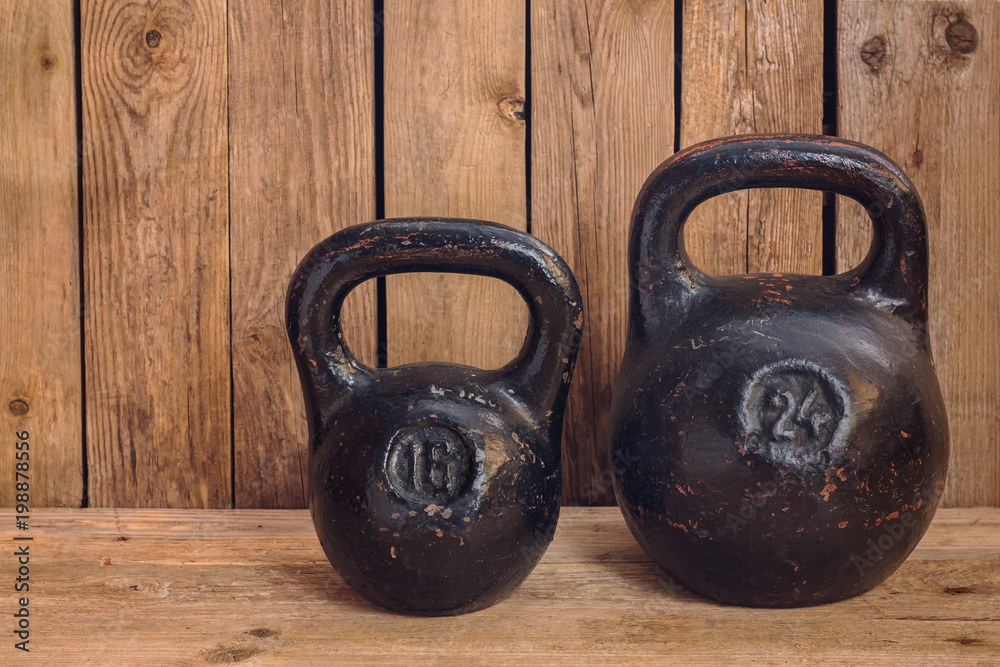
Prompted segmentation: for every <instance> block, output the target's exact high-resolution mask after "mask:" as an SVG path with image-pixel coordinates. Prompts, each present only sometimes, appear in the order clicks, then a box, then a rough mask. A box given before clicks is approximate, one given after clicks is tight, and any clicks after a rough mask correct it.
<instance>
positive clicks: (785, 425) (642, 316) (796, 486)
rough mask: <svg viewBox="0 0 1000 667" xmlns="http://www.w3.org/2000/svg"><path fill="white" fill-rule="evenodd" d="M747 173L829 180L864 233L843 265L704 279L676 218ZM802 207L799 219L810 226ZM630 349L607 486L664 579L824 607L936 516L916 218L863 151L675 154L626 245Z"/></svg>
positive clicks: (737, 596)
mask: <svg viewBox="0 0 1000 667" xmlns="http://www.w3.org/2000/svg"><path fill="white" fill-rule="evenodd" d="M753 187H798V188H809V189H815V190H826V191H832V192H836V193H838V194H841V195H846V196H849V197H852V198H854V199H856V200H858V201H860V202H861V203H862V204H863V205H865V206H866V207H867V209H868V212H869V214H870V215H871V217H872V220H873V223H874V229H875V240H874V243H873V245H872V249H871V251H870V252H869V254H868V257H867V258H866V260H865V261H864V262H863V263H862V265H861V266H859V267H858V268H856V269H855V270H853V271H851V272H849V273H846V274H841V275H838V276H831V277H821V276H802V275H783V274H777V273H775V274H755V275H745V276H707V275H705V274H703V273H701V272H700V271H698V270H697V268H695V267H693V266H692V265H691V263H690V261H689V259H688V257H687V255H686V253H685V252H684V248H683V237H682V234H681V228H682V226H683V224H684V221H685V219H686V218H687V216H688V215H689V214H690V212H691V211H692V210H693V209H694V208H695V207H696V206H697V205H698V204H699V203H701V202H703V201H704V200H706V199H708V198H709V197H712V196H714V195H716V194H719V193H721V192H727V191H731V190H739V189H745V188H753ZM810 223H811V221H806V224H810ZM629 253H630V254H629V267H630V271H631V292H630V301H631V312H630V330H629V338H628V345H627V348H626V353H625V358H624V361H623V365H622V370H621V374H620V375H619V378H618V384H617V387H616V389H615V394H614V400H613V407H612V417H611V430H610V435H611V449H612V455H613V456H614V457H616V460H625V461H631V462H633V463H631V464H630V465H627V466H618V467H616V477H615V491H616V494H617V497H618V501H619V504H620V505H621V508H622V512H623V513H624V515H625V519H626V521H627V523H628V525H629V527H630V528H631V530H632V532H633V534H634V535H635V536H636V538H637V539H638V541H639V543H640V544H641V545H642V546H643V548H645V549H646V551H647V552H648V553H649V554H650V555H651V556H652V557H653V559H654V560H656V561H657V562H658V563H659V564H660V565H661V566H662V567H663V568H664V569H665V570H666V571H667V572H669V573H670V574H671V575H672V576H673V577H674V578H675V579H677V580H678V581H679V582H681V583H682V584H684V585H685V586H687V587H689V588H691V589H692V590H694V591H696V592H698V593H701V594H703V595H706V596H709V597H712V598H715V599H717V600H720V601H723V602H726V603H732V604H743V605H752V606H774V607H784V606H796V605H807V604H815V603H820V602H830V601H833V600H838V599H842V598H846V597H849V596H852V595H856V594H858V593H861V592H864V591H866V590H868V589H870V588H871V587H872V586H875V585H876V584H878V583H879V582H881V581H883V580H884V579H885V578H886V577H888V576H889V575H890V574H891V573H892V572H893V571H894V570H895V569H896V568H897V567H898V566H899V565H900V564H901V563H902V562H903V560H904V559H905V558H906V556H907V555H908V554H909V553H910V551H912V549H913V548H914V547H915V546H916V544H917V542H918V541H919V539H920V537H921V536H922V535H923V533H924V531H925V530H926V528H927V525H928V524H929V523H930V520H931V517H932V516H933V513H934V509H935V507H936V506H937V502H938V499H939V496H940V494H941V491H942V488H943V484H944V479H945V472H946V469H947V461H948V427H947V418H946V415H945V409H944V405H943V401H942V398H941V393H940V389H939V387H938V383H937V379H936V377H935V375H934V368H933V365H932V362H931V355H930V350H929V347H928V342H927V332H926V328H927V311H926V301H927V248H926V238H925V221H924V213H923V209H922V207H921V204H920V201H919V199H918V197H917V194H916V192H915V191H914V189H913V186H912V184H911V183H910V181H909V180H908V179H907V178H906V176H905V175H904V174H903V173H902V172H901V171H900V170H899V168H898V167H896V165H894V164H893V163H892V162H891V161H890V160H889V159H888V158H886V157H885V156H884V155H882V154H881V153H878V152H876V151H875V150H873V149H871V148H868V147H865V146H862V145H859V144H855V143H852V142H847V141H841V140H837V139H833V138H824V137H808V136H795V135H766V136H752V135H751V136H743V137H732V138H725V139H719V140H715V141H711V142H707V143H704V144H701V145H698V146H695V147H692V148H689V149H687V150H685V151H683V152H680V153H678V154H676V155H675V156H673V157H672V158H671V159H669V160H667V161H666V162H665V163H663V164H662V165H661V166H660V167H659V168H658V169H657V170H656V171H655V172H653V174H652V175H651V176H650V177H649V179H648V180H647V181H646V184H645V186H644V188H643V191H642V193H641V194H640V196H639V198H638V201H637V203H636V206H635V209H634V211H633V218H632V230H631V237H630V247H629Z"/></svg>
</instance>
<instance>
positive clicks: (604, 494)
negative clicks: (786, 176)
mask: <svg viewBox="0 0 1000 667" xmlns="http://www.w3.org/2000/svg"><path fill="white" fill-rule="evenodd" d="M673 20H674V6H673V2H672V1H671V0H661V1H657V2H647V3H641V4H639V3H634V2H623V1H619V0H596V1H595V0H589V1H588V2H580V3H575V2H574V3H565V2H556V1H554V0H539V1H535V2H532V3H531V54H532V55H531V67H532V102H531V104H532V108H531V126H532V135H531V152H532V155H531V166H532V169H531V178H532V184H531V220H532V233H533V234H535V235H536V236H538V237H539V238H540V239H542V240H543V241H545V242H546V243H548V244H549V245H551V246H552V247H553V248H554V249H555V250H556V252H558V253H560V254H561V255H562V257H563V258H564V259H565V260H566V261H567V263H568V264H569V265H570V267H571V268H572V269H573V272H574V273H575V275H576V279H577V281H578V282H579V284H580V290H581V292H582V293H583V296H584V301H585V304H584V317H585V320H584V321H585V325H584V337H583V343H582V347H581V351H580V357H579V360H578V362H577V370H576V375H575V378H574V382H573V387H572V390H571V393H570V399H569V404H568V407H567V413H566V426H565V435H564V438H563V442H564V446H563V500H564V502H566V503H568V504H614V493H613V491H612V488H611V478H612V471H611V469H610V467H609V466H610V462H609V460H608V449H607V429H608V409H609V407H610V404H611V392H612V389H613V387H614V383H615V379H616V377H617V374H618V365H619V363H620V361H621V358H622V354H623V353H624V348H625V332H626V329H627V307H628V295H627V288H628V282H627V270H626V243H627V240H628V229H629V218H630V214H631V211H632V205H633V203H634V201H635V197H636V196H637V195H638V193H639V189H640V187H641V186H642V183H643V181H645V179H646V177H647V176H648V175H649V173H650V172H651V171H652V170H653V169H654V168H655V167H656V165H658V164H659V163H660V162H662V161H663V160H665V159H666V158H667V157H669V156H670V155H671V153H673V143H674V107H673V89H674V79H673V76H674V61H673V55H674V43H673V36H674V30H673Z"/></svg>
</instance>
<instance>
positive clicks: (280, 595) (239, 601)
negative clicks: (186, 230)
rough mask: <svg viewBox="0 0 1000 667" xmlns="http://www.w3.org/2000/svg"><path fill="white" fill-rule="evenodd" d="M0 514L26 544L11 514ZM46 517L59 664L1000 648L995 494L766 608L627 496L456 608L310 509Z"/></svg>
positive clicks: (47, 599) (39, 601)
mask: <svg viewBox="0 0 1000 667" xmlns="http://www.w3.org/2000/svg"><path fill="white" fill-rule="evenodd" d="M0 526H2V527H3V530H2V531H0V539H3V540H5V541H6V543H8V544H11V543H12V542H11V538H12V537H14V532H13V516H12V512H10V511H9V510H7V511H4V512H0ZM32 526H33V527H32V530H31V531H29V532H28V535H30V536H31V537H32V538H33V540H32V541H31V542H22V543H18V544H28V545H30V546H29V548H30V554H31V556H32V558H31V561H30V568H31V572H30V584H31V589H30V594H29V596H28V597H29V609H30V618H31V619H32V621H31V633H32V634H31V637H30V644H29V646H30V648H31V654H30V656H29V657H31V658H34V659H37V660H43V661H46V662H50V663H62V664H67V663H73V664H75V663H78V662H84V661H88V660H93V659H95V656H96V657H97V658H98V659H99V660H100V661H105V662H109V663H111V662H113V663H116V664H150V663H157V664H160V663H171V664H187V663H188V662H190V661H199V662H208V663H217V664H218V663H229V662H241V661H244V660H246V661H251V659H252V661H253V662H254V664H307V663H318V662H330V661H331V659H333V660H334V661H335V662H337V663H352V664H354V663H366V664H368V663H378V664H385V663H386V662H387V661H388V662H393V663H398V664H415V663H426V664H431V663H433V664H452V663H455V664H457V663H458V662H461V664H470V663H472V664H486V663H490V664H496V663H497V662H503V663H510V662H523V663H524V664H574V665H575V664H581V663H587V664H592V663H594V662H595V661H596V662H601V663H612V664H620V663H623V662H628V663H634V662H639V663H643V664H645V663H652V662H655V663H665V662H674V661H676V662H679V663H683V664H719V663H720V662H738V663H740V664H744V663H754V664H756V663H764V664H772V663H773V664H786V663H799V662H808V663H816V664H824V665H825V664H851V665H853V664H868V663H871V662H872V661H873V660H877V661H880V662H885V663H886V664H913V665H940V664H991V663H993V662H995V661H996V659H997V656H998V653H997V650H998V649H997V645H998V642H1000V614H998V611H997V610H998V609H1000V510H996V509H974V510H945V511H942V512H941V513H940V514H939V516H938V518H937V520H936V521H935V523H934V524H933V525H932V526H931V528H930V530H929V531H928V533H927V535H926V537H925V538H924V540H923V542H922V543H921V545H920V546H919V547H918V548H917V550H916V551H914V553H913V555H912V556H911V557H910V559H909V560H908V561H907V562H906V563H904V564H903V566H902V567H901V568H900V569H899V571H898V572H897V573H896V574H894V575H893V576H892V577H891V578H890V579H889V580H888V581H886V582H885V583H884V584H882V585H880V586H878V587H877V588H875V589H874V590H872V591H871V592H869V593H867V594H865V595H863V596H860V597H857V598H854V599H851V600H846V601H844V602H840V603H836V604H832V605H825V606H818V607H809V608H804V609H792V610H766V609H746V608H740V607H727V606H722V605H718V604H715V603H712V602H710V601H708V600H704V599H702V598H699V597H696V596H694V595H693V594H691V593H688V592H687V591H685V590H683V589H681V588H680V587H679V586H677V585H676V584H675V583H674V582H673V581H672V580H671V579H670V578H669V577H667V576H666V575H665V574H663V573H662V572H661V571H660V570H659V569H658V568H657V567H656V566H655V565H654V564H653V563H651V562H650V561H649V559H648V558H647V557H646V556H645V554H644V553H643V552H642V551H641V550H640V548H639V546H638V545H637V544H636V542H635V541H634V540H633V539H632V537H631V535H630V534H629V533H628V530H627V528H626V527H625V524H624V522H623V521H622V519H621V515H620V514H619V512H618V510H617V509H615V508H610V507H609V508H566V509H565V510H564V511H563V515H562V517H561V520H560V524H559V528H558V531H557V532H556V537H555V540H554V541H553V543H552V546H551V547H550V549H549V551H548V553H546V555H545V557H544V558H543V560H542V562H541V563H540V564H539V566H538V567H537V568H536V569H535V571H534V572H533V573H532V575H531V576H530V577H529V578H528V579H527V580H526V581H525V582H524V584H523V585H522V586H521V587H520V588H519V589H518V590H517V591H515V592H514V594H513V595H512V596H511V597H510V598H509V599H507V600H506V601H504V602H501V603H500V604H498V605H496V606H494V607H491V608H489V609H487V610H484V611H482V612H478V613H475V614H469V615H466V616H459V617H454V618H447V619H440V618H419V617H407V616H402V615H398V614H392V613H388V612H385V611H382V610H380V609H378V608H376V607H374V606H372V605H371V604H369V603H368V602H367V601H365V600H364V599H363V598H362V597H361V596H360V595H359V594H357V593H355V592H354V591H353V590H351V589H350V588H348V587H347V586H346V585H345V584H344V583H343V581H342V580H341V579H340V578H339V577H338V576H337V575H336V574H335V573H334V572H333V570H332V569H331V567H330V565H329V563H328V562H327V560H326V558H325V557H324V555H323V552H322V550H321V549H320V546H319V543H318V541H317V539H316V536H315V533H314V532H313V528H312V524H311V523H310V520H309V515H308V513H307V512H306V511H301V510H289V511H240V510H237V511H214V512H213V511H163V510H101V509H97V510H45V511H37V512H35V514H34V516H33V517H32ZM17 536H21V537H23V536H25V533H24V532H19V533H18V534H17ZM16 595H17V594H16V593H15V592H14V591H13V588H12V587H5V590H4V591H3V594H2V596H0V605H2V608H3V609H5V610H9V611H10V613H13V610H16V609H17V606H16V604H15V603H16V599H15V598H16ZM95 621H97V622H98V623H99V626H100V628H99V630H95V627H96V626H95ZM13 653H14V649H13V647H12V646H11V645H8V646H5V647H4V649H3V651H2V655H4V656H7V655H12V654H13ZM331 656H335V658H331Z"/></svg>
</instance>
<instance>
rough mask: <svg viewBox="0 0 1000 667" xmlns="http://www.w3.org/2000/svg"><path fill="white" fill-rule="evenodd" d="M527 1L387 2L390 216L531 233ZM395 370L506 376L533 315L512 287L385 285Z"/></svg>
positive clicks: (426, 279) (414, 281)
mask: <svg viewBox="0 0 1000 667" xmlns="http://www.w3.org/2000/svg"><path fill="white" fill-rule="evenodd" d="M524 19H525V5H524V0H481V1H479V2H476V3H474V4H472V3H468V2H463V1H462V0H428V1H426V2H419V3H417V2H405V1H400V0H389V1H388V2H386V3H385V15H384V24H385V213H386V216H387V217H404V216H439V217H459V218H478V219H483V220H491V221H493V222H499V223H502V224H505V225H507V226H509V227H514V228H516V229H521V230H523V229H525V228H526V224H527V223H526V217H525V210H526V209H525V206H526V175H525V121H524V67H525V64H524V53H525V48H524V42H525V25H524ZM386 302H387V321H386V327H387V335H388V363H389V365H397V364H404V363H411V362H416V361H427V360H444V361H450V362H454V363H460V364H468V365H472V366H479V367H483V368H499V367H500V366H502V365H504V364H505V363H507V362H508V361H510V360H511V359H513V358H514V357H515V355H516V354H517V352H518V350H519V349H520V347H521V343H522V342H523V341H524V334H525V331H526V329H527V322H528V320H527V308H526V307H525V305H524V303H523V302H522V301H521V298H520V297H519V296H518V295H517V293H516V292H515V291H514V290H513V288H511V287H509V286H508V285H506V284H504V283H502V282H499V281H496V280H490V279H486V278H482V277H460V276H456V275H441V274H432V275H427V274H421V275H414V274H410V275H406V276H401V277H392V278H389V279H387V281H386Z"/></svg>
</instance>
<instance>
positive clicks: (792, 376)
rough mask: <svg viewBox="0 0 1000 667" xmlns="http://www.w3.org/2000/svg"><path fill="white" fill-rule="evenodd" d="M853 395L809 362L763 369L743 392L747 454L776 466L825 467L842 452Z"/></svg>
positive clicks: (742, 422)
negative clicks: (812, 464) (769, 461)
mask: <svg viewBox="0 0 1000 667" xmlns="http://www.w3.org/2000/svg"><path fill="white" fill-rule="evenodd" d="M849 399H850V395H849V393H848V390H847V388H846V386H845V385H844V384H843V383H842V382H840V381H839V380H837V378H835V377H834V376H833V375H832V374H831V373H830V372H829V371H828V370H826V369H825V368H823V367H822V366H820V365H819V364H816V363H815V362H812V361H808V360H805V359H785V360H782V361H778V362H775V363H772V364H768V365H766V366H763V367H761V368H760V369H758V370H757V372H756V373H754V375H753V377H751V378H750V380H749V382H747V384H746V387H745V388H744V390H743V399H742V403H741V405H740V413H739V416H740V427H741V429H742V431H743V437H744V438H745V445H744V449H745V450H746V451H747V452H748V453H751V454H759V455H761V456H763V457H764V458H766V459H769V460H771V461H774V462H775V463H785V464H796V463H803V462H807V463H822V464H827V463H829V462H830V460H831V458H832V456H833V455H834V454H835V453H836V452H838V451H839V450H840V449H842V448H843V446H844V439H845V432H846V429H847V425H848V422H849V419H848V418H849V414H848V412H849V410H850V405H851V402H850V400H849Z"/></svg>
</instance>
